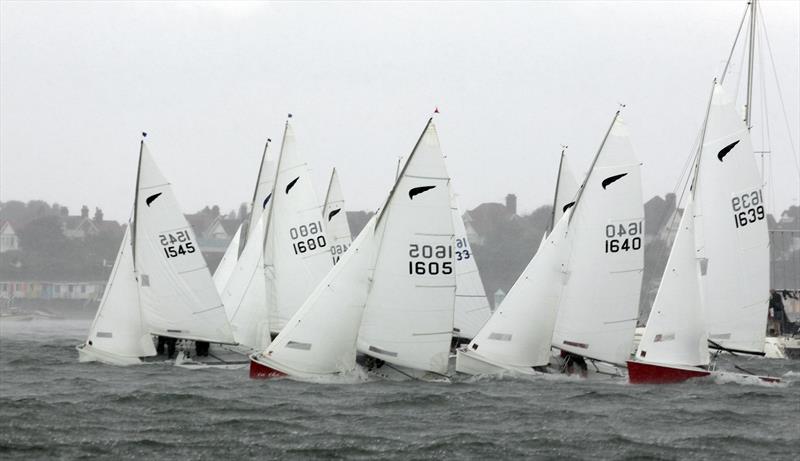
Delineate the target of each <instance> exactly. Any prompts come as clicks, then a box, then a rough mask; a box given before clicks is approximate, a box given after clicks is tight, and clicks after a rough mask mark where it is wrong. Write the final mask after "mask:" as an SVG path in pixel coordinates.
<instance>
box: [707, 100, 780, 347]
mask: <svg viewBox="0 0 800 461" xmlns="http://www.w3.org/2000/svg"><path fill="white" fill-rule="evenodd" d="M694 197H695V207H696V215H697V217H696V220H695V228H696V233H695V238H696V245H697V248H698V250H699V257H700V258H701V265H700V269H701V277H700V281H701V282H700V283H701V290H702V293H703V300H704V303H705V308H706V315H707V317H706V319H707V320H706V325H707V328H708V332H709V339H710V340H712V341H715V342H717V343H719V344H721V345H723V346H724V347H727V348H732V349H738V350H746V351H753V352H762V351H763V350H764V337H765V334H766V322H767V308H768V297H769V292H768V290H769V249H768V245H769V236H768V233H767V219H766V208H765V206H764V196H763V193H762V184H761V180H760V178H759V174H758V167H757V165H756V161H755V158H754V155H753V146H752V144H751V142H750V133H749V131H748V130H747V127H746V126H745V124H744V122H743V121H742V120H741V118H740V117H739V115H738V114H737V112H736V109H735V107H734V104H733V102H732V101H731V100H729V98H728V96H727V95H726V94H725V92H724V90H723V89H722V87H721V86H720V85H715V87H714V93H713V95H712V98H711V106H710V109H709V113H708V121H707V125H706V130H705V136H704V142H703V150H702V154H701V156H700V162H699V171H698V173H697V184H696V186H695V191H694Z"/></svg>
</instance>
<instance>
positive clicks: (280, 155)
mask: <svg viewBox="0 0 800 461" xmlns="http://www.w3.org/2000/svg"><path fill="white" fill-rule="evenodd" d="M290 118H292V114H289V116H288V117H287V119H286V124H284V125H283V139H281V150H280V152H279V153H278V163H277V164H276V165H275V181H273V183H272V205H273V206H271V207H269V214H268V215H267V219H266V221H264V229H266V231H265V232H264V243H266V241H267V237H268V236H269V223H270V221H272V213H273V211H274V210H275V206H274V205H275V191H276V190H277V188H278V175H280V174H281V162H282V161H283V146H284V144H286V132H287V131H289V119H290ZM267 142H269V141H267ZM264 152H265V153H266V147H265V148H264ZM262 164H263V162H262ZM256 187H258V185H256Z"/></svg>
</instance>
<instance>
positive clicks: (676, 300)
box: [636, 198, 709, 366]
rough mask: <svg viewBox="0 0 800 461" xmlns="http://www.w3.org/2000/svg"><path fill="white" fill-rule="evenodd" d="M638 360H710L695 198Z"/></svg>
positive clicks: (674, 362) (696, 363) (682, 225)
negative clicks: (702, 293) (700, 277)
mask: <svg viewBox="0 0 800 461" xmlns="http://www.w3.org/2000/svg"><path fill="white" fill-rule="evenodd" d="M636 360H637V361H639V362H651V363H659V364H665V365H691V366H699V365H708V363H709V357H708V334H707V332H706V327H705V312H704V309H703V304H702V302H701V298H700V281H699V273H698V262H697V251H696V250H695V246H694V205H693V203H692V199H691V198H690V199H689V202H688V203H687V204H686V207H685V208H684V210H683V217H682V218H681V223H680V226H679V228H678V233H677V234H676V236H675V242H674V243H673V244H672V251H671V252H670V255H669V260H668V261H667V266H666V269H665V270H664V275H663V276H662V278H661V285H660V286H659V287H658V293H657V294H656V299H655V302H654V303H653V307H652V309H651V310H650V317H649V318H648V319H647V327H646V328H645V330H644V334H643V335H642V339H641V342H640V343H639V348H638V350H637V353H636Z"/></svg>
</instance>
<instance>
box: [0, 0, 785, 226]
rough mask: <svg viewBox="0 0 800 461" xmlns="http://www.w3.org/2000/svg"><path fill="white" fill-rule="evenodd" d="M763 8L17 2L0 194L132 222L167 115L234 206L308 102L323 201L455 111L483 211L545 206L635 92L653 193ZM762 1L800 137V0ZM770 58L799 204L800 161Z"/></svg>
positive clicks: (455, 164)
mask: <svg viewBox="0 0 800 461" xmlns="http://www.w3.org/2000/svg"><path fill="white" fill-rule="evenodd" d="M745 6H746V4H745V2H744V1H739V0H737V1H732V2H725V1H714V2H695V1H692V2H672V1H670V2H645V1H642V2H619V3H605V2H572V3H565V2H535V3H505V4H496V3H488V2H487V3H452V2H448V3H441V4H432V3H399V2H395V3H391V4H388V3H381V4H374V3H304V4H296V3H292V4H288V3H235V4H234V3H228V2H226V3H210V2H202V3H172V4H170V3H163V2H141V3H122V2H104V3H100V2H98V3H78V2H69V3H66V2H64V3H54V2H42V3H34V2H7V1H3V2H2V6H1V7H0V40H1V41H2V43H1V44H0V170H2V171H0V200H3V201H6V200H12V199H17V200H25V201H27V200H31V199H43V200H47V201H48V202H53V201H56V202H59V203H61V204H63V205H67V206H69V207H70V210H71V212H72V213H73V214H75V213H77V212H78V210H79V208H80V206H81V205H82V204H87V205H89V206H90V207H93V206H100V207H101V208H102V209H103V210H104V211H105V213H106V216H107V217H109V218H113V219H127V217H128V216H129V214H130V210H131V207H132V200H133V187H134V182H135V175H136V170H135V169H136V160H137V154H138V141H139V139H140V133H141V132H142V131H147V132H148V134H149V136H148V138H147V139H148V142H149V145H150V148H151V151H152V153H153V155H154V156H155V157H156V160H157V161H158V162H159V164H160V165H161V168H162V170H163V172H164V174H165V175H166V176H167V177H168V178H169V179H170V180H171V182H172V183H173V184H174V186H175V188H176V191H177V194H178V199H179V201H180V203H181V205H182V207H183V208H184V210H185V211H187V212H193V211H196V210H197V209H199V208H201V207H202V206H204V205H206V204H219V205H220V206H221V207H222V208H223V210H229V209H233V208H236V207H238V204H239V203H241V202H243V201H247V200H249V199H250V197H251V196H252V188H253V185H254V182H255V175H256V173H257V170H258V163H259V159H260V156H261V151H262V147H263V143H264V140H265V139H266V138H267V137H271V138H272V139H273V140H274V141H276V142H275V144H274V147H275V148H277V147H278V146H279V138H280V136H281V133H282V126H283V122H284V120H285V117H286V114H287V113H288V112H291V113H293V114H294V118H293V124H294V128H295V132H296V135H297V141H298V145H299V147H300V149H301V150H302V152H303V153H304V154H305V156H306V157H307V159H308V160H309V162H310V163H311V165H312V167H313V169H314V175H315V180H316V184H317V192H318V194H319V196H320V197H322V196H323V194H324V192H325V191H324V187H325V185H326V183H327V177H328V175H329V174H330V169H331V168H332V167H333V166H336V167H337V168H338V169H339V172H340V177H341V180H342V183H343V184H342V186H343V190H344V193H345V198H346V200H347V201H348V205H347V208H348V209H351V210H359V209H374V208H376V207H377V206H379V204H380V202H381V201H382V199H383V198H384V197H385V195H386V193H387V192H388V190H389V188H390V187H391V184H392V180H393V176H394V173H395V166H396V163H397V157H398V156H400V155H407V154H408V153H409V151H410V149H411V148H412V147H413V145H414V142H415V141H416V139H417V137H418V136H419V133H420V131H421V130H422V128H423V127H424V125H425V122H426V121H427V118H428V117H429V115H430V114H431V112H432V111H433V110H434V108H436V107H438V108H439V110H440V114H439V115H438V116H437V126H438V129H439V136H440V139H441V143H442V146H443V149H444V151H445V154H446V155H447V160H448V167H449V170H450V174H451V176H452V177H453V181H454V185H455V188H456V191H457V192H458V193H459V196H460V201H461V206H462V208H464V209H469V208H472V207H474V206H476V205H478V204H479V203H482V202H485V201H501V200H502V199H503V197H504V196H505V194H507V193H509V192H513V193H516V194H517V195H518V196H519V206H520V209H521V210H522V211H531V210H533V209H535V208H536V207H538V206H540V205H544V204H547V203H549V202H550V200H551V196H552V191H553V187H554V184H555V175H556V169H557V166H558V165H557V162H558V158H559V152H560V147H559V146H560V145H561V144H568V145H569V146H570V147H569V155H570V157H571V163H572V166H573V168H574V169H575V170H577V171H578V172H584V171H585V170H586V169H587V168H588V166H589V163H590V161H591V158H592V156H593V155H594V153H595V151H596V149H597V147H598V144H599V142H600V141H601V139H602V137H603V134H604V131H605V130H606V128H607V126H608V124H609V122H610V120H611V117H612V115H613V113H614V111H615V110H616V109H617V104H618V103H619V102H623V103H626V104H627V107H626V108H625V109H624V111H623V117H624V119H625V120H626V122H627V123H628V125H629V126H630V128H631V133H632V138H633V143H634V148H635V149H636V151H637V154H638V156H639V158H640V159H641V161H642V163H643V167H642V176H643V182H644V193H645V198H649V197H651V196H652V195H654V194H663V193H666V192H668V191H672V190H673V189H674V188H675V185H676V182H677V180H678V176H679V174H680V172H681V169H682V167H683V165H684V163H685V161H686V159H687V156H688V155H689V154H690V151H691V147H692V144H693V142H694V139H695V136H696V134H697V131H698V129H699V127H700V124H701V122H702V118H703V116H704V113H705V105H706V102H707V98H708V94H709V90H710V85H711V81H712V78H713V77H714V76H716V75H717V74H718V73H719V72H720V70H721V68H722V65H723V63H724V60H725V58H726V57H727V55H728V52H729V48H730V46H731V44H732V42H733V38H734V35H735V33H736V29H737V27H738V24H739V21H740V19H741V16H742V13H743V12H744V9H745ZM761 7H762V12H763V15H764V19H765V21H766V24H767V31H768V34H769V39H770V43H771V45H772V52H773V55H774V58H775V63H776V68H777V71H778V77H779V80H780V83H781V89H782V91H783V97H784V102H785V104H786V112H787V115H788V119H789V120H788V123H789V127H790V128H791V136H792V137H793V140H794V143H795V146H796V148H797V145H798V140H799V139H800V134H799V133H798V130H799V129H798V127H800V83H799V82H800V2H797V1H764V2H761ZM762 48H763V51H764V54H763V56H767V51H766V50H767V49H766V44H763V45H762ZM741 56H742V53H741V52H739V51H737V52H736V53H735V57H734V62H733V66H734V67H733V68H734V69H735V70H737V72H738V69H740V68H741V66H742V64H743V61H742V59H741ZM764 62H765V63H766V64H767V65H766V66H763V67H761V68H762V69H763V70H764V72H765V76H766V77H767V80H768V85H767V88H766V91H767V92H768V115H769V121H770V134H771V143H770V144H771V146H770V147H771V150H772V151H773V154H772V162H771V163H772V170H773V174H772V175H771V177H772V189H774V191H775V200H774V201H773V205H774V206H775V207H777V209H778V210H782V209H784V208H785V207H787V206H788V205H790V204H792V203H797V200H798V196H799V195H800V185H799V184H798V183H799V182H800V181H799V177H800V174H799V173H798V169H797V166H796V164H795V159H794V158H793V156H792V152H791V149H790V144H789V136H790V135H789V131H787V126H786V122H785V121H784V118H783V112H782V110H781V107H780V104H779V100H778V99H777V97H776V95H777V93H776V92H775V90H774V87H775V85H774V80H773V76H772V67H771V64H770V63H769V62H768V61H764ZM735 83H736V75H732V76H729V77H728V84H729V85H731V86H734V87H735ZM726 86H727V85H726ZM742 86H744V84H743V83H742ZM757 86H760V84H758V85H757ZM758 92H759V93H760V92H761V90H760V89H758ZM754 104H755V111H756V112H758V113H760V112H761V111H762V110H763V105H761V104H762V102H761V99H760V98H757V99H756V101H755V102H754ZM759 105H761V106H759ZM763 119H764V117H761V116H760V115H759V116H758V117H756V119H755V123H756V130H759V129H760V127H762V126H763ZM754 133H755V138H757V139H756V148H757V150H758V149H760V148H761V141H760V139H761V135H760V131H756V132H754ZM276 150H277V149H276ZM768 176H769V175H768ZM770 208H773V207H770Z"/></svg>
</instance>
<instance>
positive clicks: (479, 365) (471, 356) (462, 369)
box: [456, 349, 539, 375]
mask: <svg viewBox="0 0 800 461" xmlns="http://www.w3.org/2000/svg"><path fill="white" fill-rule="evenodd" d="M456 372H458V373H463V374H467V375H500V374H508V373H517V374H522V375H535V374H539V372H538V371H536V370H534V369H533V368H532V367H515V366H509V365H503V364H498V363H494V362H490V361H489V360H487V359H486V358H484V357H481V356H480V355H479V354H477V353H475V352H471V351H470V350H469V349H464V350H462V349H459V350H458V351H456Z"/></svg>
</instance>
